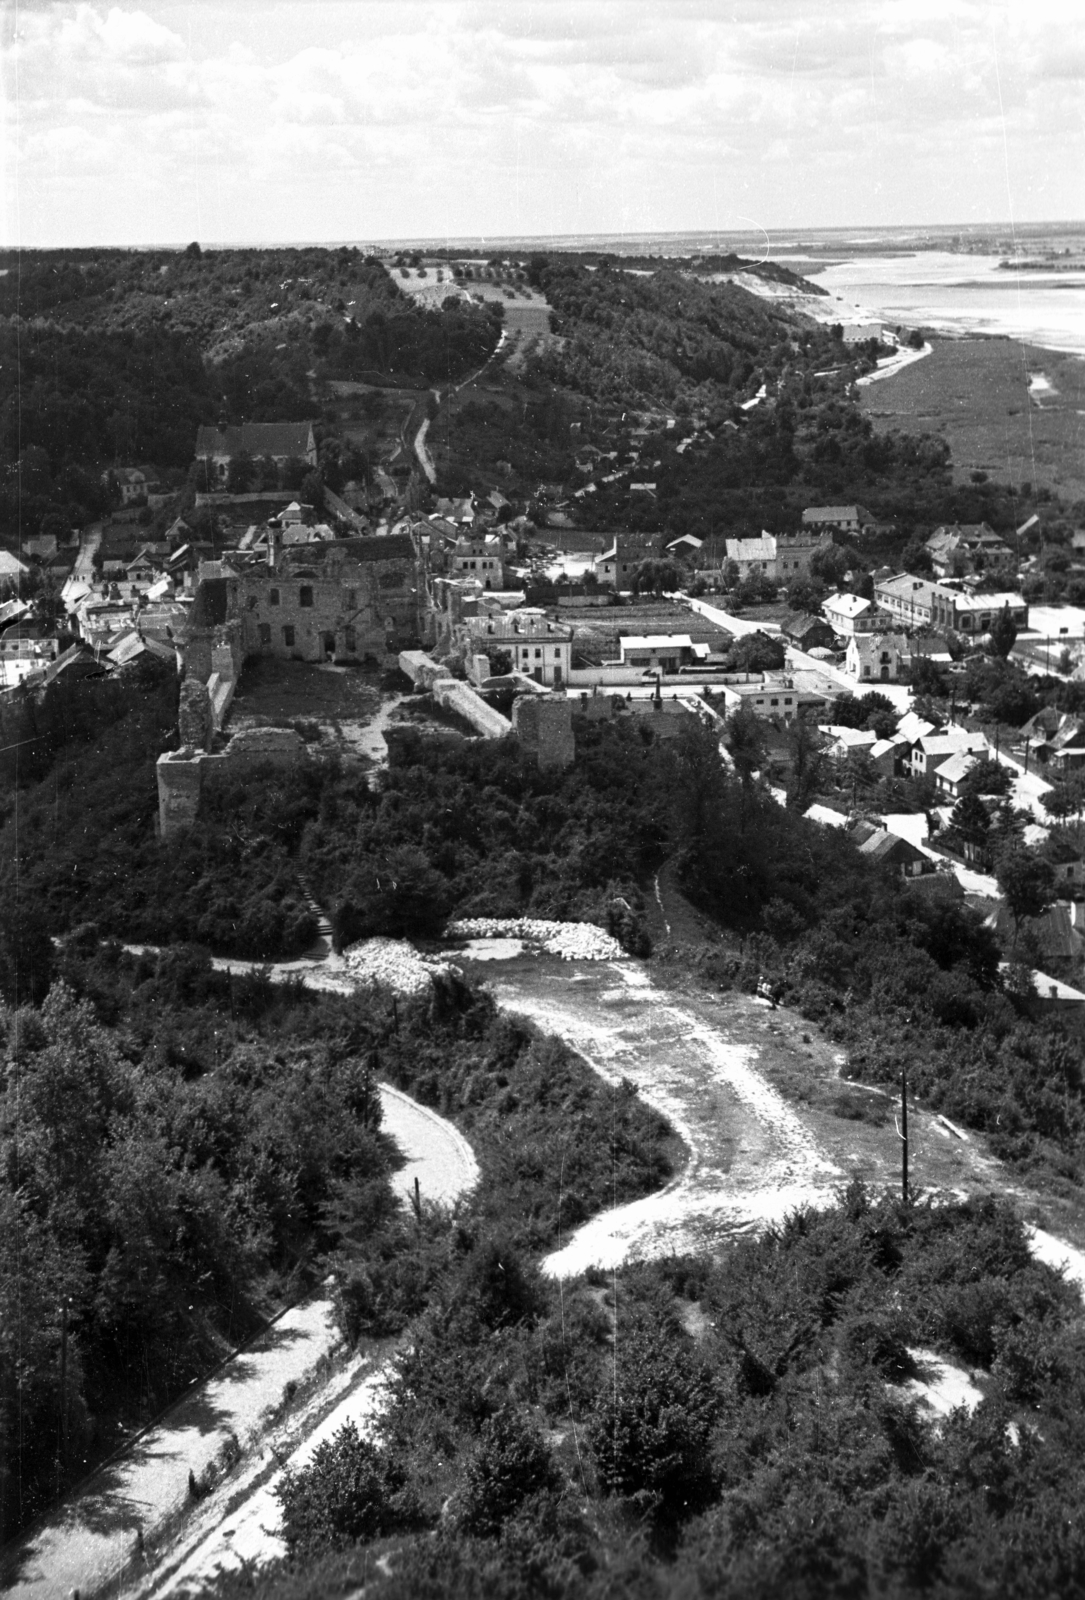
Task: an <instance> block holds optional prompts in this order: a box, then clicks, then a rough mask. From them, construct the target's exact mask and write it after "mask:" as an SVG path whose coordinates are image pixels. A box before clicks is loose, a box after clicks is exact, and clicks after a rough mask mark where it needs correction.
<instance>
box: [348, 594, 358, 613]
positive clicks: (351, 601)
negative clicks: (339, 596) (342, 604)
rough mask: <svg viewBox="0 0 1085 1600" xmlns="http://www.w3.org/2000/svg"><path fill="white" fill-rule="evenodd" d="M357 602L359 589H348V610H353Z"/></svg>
mask: <svg viewBox="0 0 1085 1600" xmlns="http://www.w3.org/2000/svg"><path fill="white" fill-rule="evenodd" d="M357 604H358V591H357V589H348V590H347V610H348V611H353V610H354V607H355V606H356V605H357Z"/></svg>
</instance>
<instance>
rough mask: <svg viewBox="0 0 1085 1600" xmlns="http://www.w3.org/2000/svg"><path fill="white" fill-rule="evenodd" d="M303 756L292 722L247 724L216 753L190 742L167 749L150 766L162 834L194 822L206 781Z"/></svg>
mask: <svg viewBox="0 0 1085 1600" xmlns="http://www.w3.org/2000/svg"><path fill="white" fill-rule="evenodd" d="M201 687H202V686H201ZM205 693H206V691H205ZM307 760H308V753H307V751H306V748H305V745H304V744H303V742H302V740H301V739H300V738H299V736H298V735H297V734H296V733H295V732H294V730H293V728H246V729H245V730H244V731H243V732H241V733H235V734H234V736H233V738H232V739H231V740H230V742H229V744H228V745H227V746H226V749H225V750H223V751H220V752H219V753H217V754H215V755H210V754H208V753H207V752H205V751H201V750H194V749H193V748H191V747H188V748H183V749H181V750H171V751H167V752H166V753H165V755H161V756H159V758H158V761H157V763H156V766H155V773H156V776H157V779H158V829H159V833H160V835H161V837H162V838H163V839H167V838H169V836H170V834H172V833H176V832H177V830H178V829H179V828H191V827H193V826H194V825H195V822H196V818H197V815H198V813H199V808H200V795H201V793H202V792H203V790H204V788H205V787H206V785H207V784H208V783H211V782H214V781H215V780H216V779H222V778H237V777H243V776H245V775H247V774H249V773H253V772H256V771H258V770H260V769H261V768H264V767H268V766H272V767H278V768H280V769H286V770H289V769H290V768H292V767H296V766H298V765H300V764H301V762H303V761H307Z"/></svg>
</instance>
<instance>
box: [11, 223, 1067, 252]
mask: <svg viewBox="0 0 1085 1600" xmlns="http://www.w3.org/2000/svg"><path fill="white" fill-rule="evenodd" d="M1055 228H1071V229H1085V218H1052V219H1048V220H1045V221H1041V222H1019V221H1018V222H1014V221H1011V220H1010V219H1009V218H1006V219H1005V220H1003V221H997V222H983V223H976V222H923V223H885V224H879V223H862V222H854V223H832V224H827V225H824V226H823V225H807V226H802V225H799V226H795V225H790V226H787V227H775V228H665V229H664V228H660V229H651V228H649V229H641V230H636V231H629V232H610V231H606V230H600V231H599V232H597V233H591V232H577V233H492V234H484V233H462V234H410V235H400V236H388V237H378V238H369V239H359V238H336V239H307V238H300V239H212V240H208V241H207V243H206V244H205V243H204V242H203V241H201V240H192V239H186V240H184V241H182V240H179V239H177V240H174V239H169V240H145V241H138V242H131V243H127V244H108V243H105V242H103V241H96V242H93V243H90V244H0V254H4V255H10V254H18V253H20V252H22V251H29V250H34V251H54V250H56V251H59V250H185V249H187V248H188V246H189V245H190V244H192V243H199V245H200V249H201V250H211V251H214V250H341V249H344V248H346V249H359V250H361V249H365V250H379V249H389V250H390V249H400V250H403V249H418V248H421V247H426V246H428V247H430V248H443V249H451V248H453V247H457V246H459V247H463V248H473V249H489V248H492V247H495V246H498V245H513V244H524V245H536V244H537V245H547V244H549V246H550V248H551V249H554V248H558V247H559V245H563V246H564V247H565V248H572V249H577V248H579V249H592V248H597V247H598V246H599V243H600V241H615V242H621V241H640V242H641V243H645V244H646V243H649V242H651V241H655V240H659V241H663V240H682V239H690V238H698V239H701V238H703V239H707V240H712V239H715V240H716V241H717V242H718V241H719V240H721V239H747V238H754V239H764V238H765V237H766V236H767V235H770V234H773V233H775V234H777V235H779V234H786V235H789V236H790V237H789V239H788V241H787V247H788V248H795V247H796V246H797V245H798V244H799V243H806V244H811V243H814V242H816V238H817V236H818V235H834V236H839V235H841V234H849V235H850V234H866V235H869V236H871V237H870V242H874V241H875V239H876V238H877V236H879V235H887V234H906V235H913V234H914V235H922V234H925V233H926V234H934V233H959V234H976V235H980V236H982V235H983V234H985V233H992V232H998V231H1002V230H1007V231H1009V232H1010V233H1011V234H1021V233H1022V232H1024V231H1025V230H1030V229H1055ZM803 235H811V236H813V237H812V238H809V239H804V238H802V236H803ZM843 242H851V243H856V244H859V243H865V242H867V241H866V240H865V239H863V238H854V239H851V240H850V241H849V240H845V241H843Z"/></svg>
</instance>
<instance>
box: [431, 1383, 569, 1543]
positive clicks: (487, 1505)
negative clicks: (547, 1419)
mask: <svg viewBox="0 0 1085 1600" xmlns="http://www.w3.org/2000/svg"><path fill="white" fill-rule="evenodd" d="M559 1482H560V1479H559V1477H558V1473H557V1471H556V1469H555V1467H554V1464H553V1462H552V1461H551V1459H550V1452H549V1450H548V1449H547V1448H546V1445H545V1444H544V1443H543V1440H542V1438H541V1436H540V1434H539V1433H538V1431H537V1430H536V1429H535V1428H533V1427H532V1426H531V1425H530V1424H529V1423H527V1422H525V1421H524V1420H523V1419H522V1418H521V1417H519V1416H518V1415H517V1414H516V1412H515V1411H512V1410H511V1409H509V1408H508V1407H505V1408H503V1409H502V1410H501V1411H498V1412H496V1413H495V1414H494V1415H493V1416H492V1417H490V1418H488V1419H487V1421H486V1422H484V1423H483V1425H482V1431H481V1435H480V1438H479V1442H478V1446H477V1448H476V1450H475V1452H474V1454H473V1455H472V1456H471V1459H470V1460H469V1461H468V1463H467V1468H466V1471H465V1473H464V1485H463V1488H462V1490H461V1491H460V1494H459V1497H458V1500H457V1503H456V1505H455V1507H454V1513H453V1514H454V1516H455V1520H456V1522H457V1523H458V1524H459V1526H460V1527H461V1528H462V1529H463V1531H464V1533H470V1534H475V1535H477V1536H479V1537H481V1538H493V1536H494V1535H495V1534H497V1533H500V1531H501V1528H502V1527H503V1525H504V1524H505V1523H506V1522H507V1521H508V1519H509V1517H511V1516H512V1515H513V1513H514V1512H516V1511H518V1510H519V1508H520V1507H521V1506H522V1505H523V1503H524V1501H525V1500H527V1499H528V1498H529V1497H530V1496H531V1495H535V1494H539V1493H542V1492H543V1491H545V1490H548V1489H556V1488H557V1487H558V1485H559Z"/></svg>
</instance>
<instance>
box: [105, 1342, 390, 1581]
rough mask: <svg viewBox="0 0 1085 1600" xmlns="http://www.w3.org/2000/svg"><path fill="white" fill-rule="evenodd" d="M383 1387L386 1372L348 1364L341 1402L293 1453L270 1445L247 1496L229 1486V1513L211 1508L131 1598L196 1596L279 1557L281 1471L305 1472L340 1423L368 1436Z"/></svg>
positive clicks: (238, 1485)
mask: <svg viewBox="0 0 1085 1600" xmlns="http://www.w3.org/2000/svg"><path fill="white" fill-rule="evenodd" d="M387 1387H388V1370H387V1367H386V1366H382V1367H380V1368H378V1369H377V1370H375V1371H366V1370H365V1364H364V1362H356V1363H353V1364H352V1366H351V1368H350V1377H349V1381H348V1383H347V1384H346V1385H344V1392H343V1397H342V1399H341V1400H340V1401H339V1403H338V1404H337V1405H335V1406H334V1408H333V1409H332V1410H331V1411H329V1412H328V1413H327V1415H326V1416H325V1417H324V1418H323V1420H322V1421H321V1422H320V1423H319V1424H318V1425H317V1426H316V1427H315V1428H313V1429H312V1431H311V1432H309V1433H308V1434H307V1435H306V1437H305V1438H304V1440H303V1442H302V1443H301V1444H299V1445H297V1446H296V1447H295V1448H293V1449H290V1448H289V1447H287V1448H281V1447H279V1446H278V1445H276V1451H275V1453H274V1454H273V1453H272V1451H271V1450H270V1449H269V1450H268V1451H267V1452H265V1453H262V1454H261V1456H260V1457H258V1458H257V1460H256V1461H255V1462H254V1464H253V1471H252V1483H251V1488H250V1491H249V1492H248V1493H243V1489H244V1488H245V1485H242V1484H241V1483H235V1484H234V1485H233V1486H232V1487H233V1498H234V1500H235V1501H236V1502H237V1503H236V1506H235V1508H234V1509H233V1510H230V1511H229V1512H228V1513H227V1515H225V1516H222V1515H221V1512H222V1507H215V1508H211V1509H210V1510H209V1511H208V1512H207V1513H205V1514H203V1515H200V1516H198V1517H197V1518H196V1519H194V1520H193V1524H192V1526H191V1527H190V1528H189V1529H186V1538H185V1540H184V1541H183V1544H182V1545H181V1546H179V1547H178V1548H176V1549H175V1550H174V1551H173V1552H171V1555H170V1557H169V1558H168V1559H167V1560H166V1561H165V1562H163V1564H162V1566H161V1567H160V1568H159V1571H158V1572H156V1573H155V1574H154V1576H153V1578H152V1579H151V1580H150V1581H148V1582H146V1583H143V1584H140V1585H139V1586H138V1588H136V1589H135V1590H134V1591H133V1593H134V1595H135V1594H138V1595H139V1596H152V1595H154V1596H159V1595H161V1596H165V1595H188V1594H199V1593H200V1591H201V1590H202V1589H203V1587H204V1586H205V1585H206V1584H207V1583H209V1582H210V1581H211V1580H212V1579H213V1578H215V1577H217V1576H218V1574H219V1573H223V1572H233V1571H236V1570H237V1569H238V1568H240V1567H242V1566H243V1565H245V1563H251V1564H252V1565H255V1566H260V1565H263V1564H264V1563H266V1562H268V1561H274V1560H275V1559H276V1558H277V1557H279V1556H284V1555H285V1554H286V1542H285V1540H284V1539H283V1537H282V1531H281V1530H282V1517H281V1515H280V1509H279V1501H278V1498H277V1496H276V1493H275V1489H276V1485H277V1484H278V1482H279V1480H280V1478H281V1476H282V1472H283V1470H284V1469H286V1468H289V1469H290V1470H292V1471H295V1472H296V1471H297V1470H298V1469H299V1468H301V1467H304V1466H307V1465H308V1464H309V1462H310V1461H311V1460H312V1457H313V1453H314V1452H315V1450H316V1448H317V1446H318V1445H320V1444H323V1443H325V1442H326V1441H327V1440H330V1439H332V1438H333V1437H334V1436H335V1434H336V1433H338V1431H339V1429H340V1428H342V1427H343V1426H344V1424H345V1423H348V1422H353V1423H354V1424H355V1425H356V1426H357V1428H358V1431H359V1432H360V1433H363V1434H366V1433H368V1432H369V1431H370V1430H371V1429H372V1427H373V1425H374V1423H375V1422H376V1420H377V1418H378V1417H379V1416H380V1414H381V1412H382V1411H383V1409H384V1407H385V1405H386V1403H387ZM239 1495H240V1499H238V1496H239Z"/></svg>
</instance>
